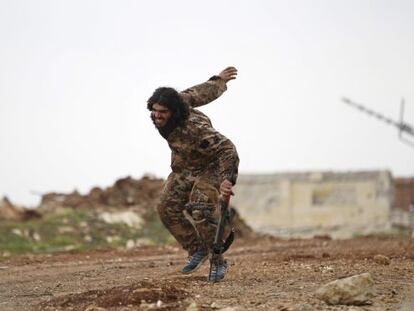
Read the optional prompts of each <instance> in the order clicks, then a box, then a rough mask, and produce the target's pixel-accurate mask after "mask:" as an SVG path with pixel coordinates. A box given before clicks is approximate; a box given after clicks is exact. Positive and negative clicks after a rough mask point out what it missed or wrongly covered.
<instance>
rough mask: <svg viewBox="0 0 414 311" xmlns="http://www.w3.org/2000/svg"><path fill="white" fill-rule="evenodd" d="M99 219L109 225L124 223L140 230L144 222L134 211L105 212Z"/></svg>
mask: <svg viewBox="0 0 414 311" xmlns="http://www.w3.org/2000/svg"><path fill="white" fill-rule="evenodd" d="M99 219H101V220H103V221H104V222H106V223H107V224H117V223H118V224H119V223H121V224H122V223H124V224H126V225H128V226H129V227H134V228H136V229H139V228H141V227H142V225H143V223H144V220H143V219H142V217H141V216H139V215H138V214H137V213H135V212H133V211H121V212H112V213H110V212H103V213H101V214H100V215H99Z"/></svg>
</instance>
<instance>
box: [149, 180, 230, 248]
mask: <svg viewBox="0 0 414 311" xmlns="http://www.w3.org/2000/svg"><path fill="white" fill-rule="evenodd" d="M219 186H220V185H219V178H218V177H217V176H215V175H214V174H204V175H203V176H197V177H193V176H191V175H184V174H178V173H171V174H170V175H169V176H168V178H167V180H166V182H165V185H164V189H163V192H162V194H161V199H160V203H159V204H158V206H157V210H158V213H159V216H160V218H161V221H162V222H163V224H164V225H165V227H166V228H167V229H168V230H169V231H170V233H171V234H172V235H173V236H174V238H175V239H176V240H177V241H178V243H180V244H181V246H182V247H183V248H184V249H185V250H186V251H188V254H189V255H190V256H191V255H192V254H193V253H194V252H196V251H197V250H198V249H200V248H207V249H208V250H209V252H211V249H212V246H213V242H214V237H215V233H216V229H217V225H216V224H214V222H215V223H217V222H218V218H219V215H218V203H219ZM188 207H190V208H188ZM191 207H194V208H191ZM188 216H191V217H188ZM207 218H209V219H207ZM226 227H228V228H226V229H225V234H226V235H227V234H228V233H229V232H230V230H231V228H230V226H229V225H228V226H226Z"/></svg>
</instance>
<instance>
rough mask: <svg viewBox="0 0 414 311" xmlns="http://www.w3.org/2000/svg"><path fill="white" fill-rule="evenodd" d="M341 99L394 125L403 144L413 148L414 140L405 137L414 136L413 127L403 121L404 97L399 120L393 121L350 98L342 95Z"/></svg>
mask: <svg viewBox="0 0 414 311" xmlns="http://www.w3.org/2000/svg"><path fill="white" fill-rule="evenodd" d="M342 101H343V102H344V103H345V104H347V105H349V106H351V107H354V108H356V109H358V110H360V111H363V112H365V113H367V114H369V115H370V116H371V117H374V118H377V119H378V120H381V121H383V122H385V123H387V124H388V125H391V126H394V127H396V128H397V129H398V138H399V139H400V140H401V141H402V142H404V143H405V144H407V145H409V146H410V147H413V148H414V141H413V140H411V139H407V138H405V136H407V135H408V136H411V137H413V138H414V127H413V126H412V125H410V124H408V123H405V122H404V105H405V102H404V98H403V99H401V105H400V121H399V122H397V121H394V120H392V119H391V118H388V117H386V116H384V115H382V114H380V113H378V112H375V111H374V110H371V109H369V108H366V107H365V106H363V105H361V104H358V103H356V102H354V101H352V100H350V99H349V98H346V97H343V98H342Z"/></svg>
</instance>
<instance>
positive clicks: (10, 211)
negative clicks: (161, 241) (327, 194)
mask: <svg viewBox="0 0 414 311" xmlns="http://www.w3.org/2000/svg"><path fill="white" fill-rule="evenodd" d="M163 182H164V181H163V179H160V178H155V177H151V176H143V177H142V178H141V179H134V178H132V177H130V176H128V177H125V178H121V179H118V180H117V181H116V182H115V183H114V185H112V186H110V187H107V188H104V189H102V188H99V187H94V188H92V189H91V190H90V191H89V193H87V194H85V195H82V194H80V193H79V192H78V191H77V190H75V191H73V192H72V193H69V194H64V193H56V192H51V193H46V194H44V195H43V196H42V199H41V202H40V205H39V206H38V208H36V210H28V209H24V208H18V207H15V206H14V205H13V204H12V203H10V201H8V200H7V199H3V202H2V203H0V219H13V220H27V219H30V218H32V217H40V215H45V214H48V213H51V212H55V211H57V210H59V209H62V208H63V209H64V208H71V209H77V210H85V211H94V212H96V213H97V215H98V217H100V216H102V213H108V212H110V213H112V214H113V213H120V212H122V211H125V210H128V211H131V212H134V213H135V214H136V215H138V216H139V217H143V218H146V219H149V218H151V217H154V216H155V214H156V210H155V207H156V205H157V200H158V198H159V195H160V192H161V189H162V186H163ZM105 215H106V214H105ZM115 216H117V215H115ZM231 216H232V219H233V225H234V227H235V229H236V234H237V236H238V237H249V236H252V235H253V231H252V229H251V228H250V227H249V226H248V225H247V224H246V223H245V222H244V221H243V220H242V219H241V218H240V217H239V214H238V213H237V210H236V209H235V208H234V207H231Z"/></svg>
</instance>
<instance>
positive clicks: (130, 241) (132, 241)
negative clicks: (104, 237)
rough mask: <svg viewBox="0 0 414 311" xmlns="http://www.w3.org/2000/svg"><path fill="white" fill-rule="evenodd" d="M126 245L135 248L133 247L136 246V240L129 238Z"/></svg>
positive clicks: (128, 247) (127, 247)
mask: <svg viewBox="0 0 414 311" xmlns="http://www.w3.org/2000/svg"><path fill="white" fill-rule="evenodd" d="M125 247H126V249H133V248H134V247H135V242H134V240H131V239H129V240H128V241H127V242H126V245H125Z"/></svg>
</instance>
